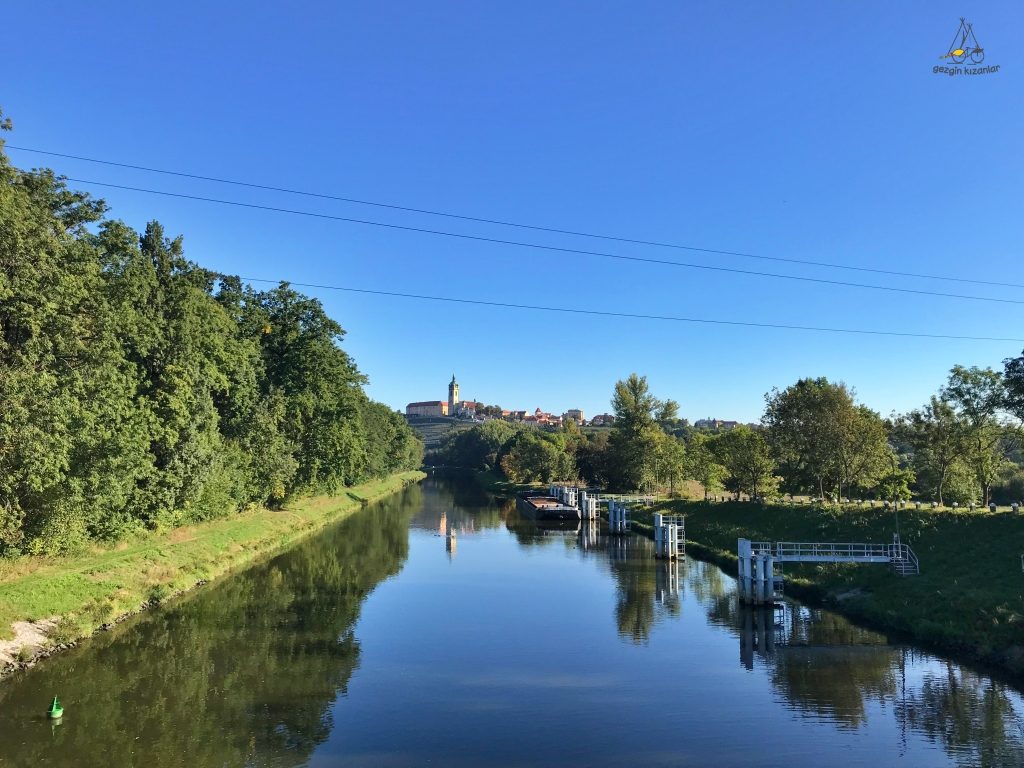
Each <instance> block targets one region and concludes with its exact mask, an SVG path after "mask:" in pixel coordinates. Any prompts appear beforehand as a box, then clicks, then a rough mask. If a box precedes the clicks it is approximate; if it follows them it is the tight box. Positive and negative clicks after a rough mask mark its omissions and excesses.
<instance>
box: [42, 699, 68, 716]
mask: <svg viewBox="0 0 1024 768" xmlns="http://www.w3.org/2000/svg"><path fill="white" fill-rule="evenodd" d="M63 714H64V707H62V706H61V705H60V699H58V698H57V697H56V696H54V697H53V702H52V703H51V704H50V709H49V711H48V712H47V713H46V716H47V717H48V718H50V719H51V720H57V719H58V718H59V717H61V715H63Z"/></svg>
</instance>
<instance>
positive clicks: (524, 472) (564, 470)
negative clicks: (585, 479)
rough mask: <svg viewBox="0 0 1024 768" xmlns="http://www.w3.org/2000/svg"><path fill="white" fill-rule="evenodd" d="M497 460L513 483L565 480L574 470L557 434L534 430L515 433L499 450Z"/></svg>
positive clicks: (570, 458)
mask: <svg viewBox="0 0 1024 768" xmlns="http://www.w3.org/2000/svg"><path fill="white" fill-rule="evenodd" d="M498 463H499V465H500V467H501V470H502V472H503V473H504V474H505V476H506V477H507V478H508V479H509V480H511V481H512V482H515V483H526V482H538V481H539V482H543V483H549V482H551V481H552V480H568V479H570V476H571V475H572V474H573V473H574V469H575V467H574V465H573V461H572V457H571V456H570V455H569V454H568V452H567V451H566V450H565V446H564V445H563V444H562V443H561V442H560V441H559V439H558V436H557V435H550V434H547V433H544V432H538V431H537V430H533V429H526V430H521V431H519V432H518V433H516V435H515V436H514V437H513V438H512V439H511V440H509V441H508V443H507V444H506V446H505V448H504V449H503V450H502V455H501V457H500V458H499V462H498Z"/></svg>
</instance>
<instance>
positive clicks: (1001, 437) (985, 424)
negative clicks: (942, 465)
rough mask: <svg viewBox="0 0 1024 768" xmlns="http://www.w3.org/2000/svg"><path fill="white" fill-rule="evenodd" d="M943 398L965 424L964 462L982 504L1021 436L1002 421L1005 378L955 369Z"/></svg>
mask: <svg viewBox="0 0 1024 768" xmlns="http://www.w3.org/2000/svg"><path fill="white" fill-rule="evenodd" d="M940 396H941V397H942V398H943V399H945V400H947V401H949V403H950V405H951V406H952V407H953V409H954V410H955V411H956V413H957V415H958V416H959V417H960V419H961V420H962V421H963V424H964V445H965V454H964V459H965V461H966V463H967V465H968V466H969V467H970V468H971V470H972V472H973V473H974V480H975V482H976V483H977V487H978V491H979V495H980V497H981V501H982V503H983V504H988V502H989V499H990V497H991V491H992V483H993V482H995V480H996V478H997V477H998V476H999V474H1000V472H1002V470H1003V469H1004V468H1005V467H1006V466H1007V464H1008V463H1009V461H1008V458H1007V457H1008V454H1009V453H1010V452H1011V451H1012V450H1013V449H1015V448H1016V447H1017V445H1018V443H1019V433H1018V431H1017V429H1015V428H1013V427H1011V426H1010V425H1009V424H1007V423H1006V421H1005V420H1004V419H1003V418H1001V414H1002V412H1003V408H1004V406H1005V405H1006V404H1007V393H1006V389H1005V387H1004V385H1003V379H1002V376H1001V375H1000V374H999V373H997V372H996V371H993V370H992V369H991V368H978V367H976V366H975V367H971V368H964V367H963V366H960V365H957V366H954V367H953V369H952V370H951V371H950V374H949V380H948V382H947V384H946V386H945V387H944V388H943V389H942V392H941V393H940Z"/></svg>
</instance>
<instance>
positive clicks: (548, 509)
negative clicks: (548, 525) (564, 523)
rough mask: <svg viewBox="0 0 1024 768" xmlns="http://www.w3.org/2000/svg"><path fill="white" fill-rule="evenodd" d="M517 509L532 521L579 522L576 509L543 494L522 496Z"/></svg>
mask: <svg viewBox="0 0 1024 768" xmlns="http://www.w3.org/2000/svg"><path fill="white" fill-rule="evenodd" d="M516 508H517V509H518V510H519V513H520V514H521V515H522V516H523V517H527V518H530V519H531V520H579V519H580V511H579V510H578V509H577V508H576V507H571V506H569V505H568V504H563V503H562V502H561V501H559V500H558V499H556V498H555V497H554V496H545V495H543V494H537V495H532V494H522V495H520V496H518V497H516Z"/></svg>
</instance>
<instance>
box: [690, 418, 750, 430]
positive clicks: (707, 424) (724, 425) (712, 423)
mask: <svg viewBox="0 0 1024 768" xmlns="http://www.w3.org/2000/svg"><path fill="white" fill-rule="evenodd" d="M739 425H740V423H739V422H738V421H724V420H722V419H698V420H697V421H695V422H694V424H693V426H695V427H696V428H697V429H710V430H715V431H717V430H723V431H728V430H730V429H736V427H738V426H739Z"/></svg>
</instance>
